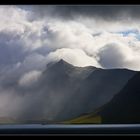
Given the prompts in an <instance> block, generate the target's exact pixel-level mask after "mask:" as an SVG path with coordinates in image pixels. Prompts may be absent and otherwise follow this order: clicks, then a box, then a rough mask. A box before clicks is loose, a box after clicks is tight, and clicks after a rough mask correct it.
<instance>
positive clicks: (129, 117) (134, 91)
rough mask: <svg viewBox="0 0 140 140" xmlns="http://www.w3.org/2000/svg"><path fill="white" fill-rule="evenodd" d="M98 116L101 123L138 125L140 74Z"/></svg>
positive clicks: (139, 121) (139, 115) (139, 119)
mask: <svg viewBox="0 0 140 140" xmlns="http://www.w3.org/2000/svg"><path fill="white" fill-rule="evenodd" d="M98 115H101V117H102V123H140V73H137V74H136V75H135V76H134V77H133V78H132V79H130V80H129V81H128V83H127V85H126V86H125V87H124V88H123V89H122V90H121V91H120V92H119V93H118V94H117V95H116V96H115V97H114V98H113V99H112V101H111V102H110V103H108V104H107V105H106V106H105V107H104V109H103V110H102V111H100V112H99V113H98Z"/></svg>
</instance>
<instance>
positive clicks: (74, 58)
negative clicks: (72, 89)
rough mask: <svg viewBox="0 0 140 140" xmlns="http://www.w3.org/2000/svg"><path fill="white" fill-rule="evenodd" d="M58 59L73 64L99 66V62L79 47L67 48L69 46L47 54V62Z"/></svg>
mask: <svg viewBox="0 0 140 140" xmlns="http://www.w3.org/2000/svg"><path fill="white" fill-rule="evenodd" d="M81 58H82V59H81ZM60 59H64V60H65V61H67V62H68V63H70V64H72V65H74V66H80V67H85V66H90V65H91V66H97V67H100V64H98V62H97V60H96V59H95V58H93V57H90V56H88V55H87V54H86V53H85V52H84V51H83V50H81V49H69V48H62V49H57V50H56V51H55V52H51V53H49V55H48V56H47V60H48V62H51V61H58V60H60Z"/></svg>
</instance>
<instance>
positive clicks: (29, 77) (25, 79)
mask: <svg viewBox="0 0 140 140" xmlns="http://www.w3.org/2000/svg"><path fill="white" fill-rule="evenodd" d="M40 76H41V72H40V71H30V72H28V73H26V74H24V75H23V76H22V77H21V79H20V80H19V85H20V86H22V87H30V86H31V85H33V84H34V83H36V82H37V80H38V78H39V77H40Z"/></svg>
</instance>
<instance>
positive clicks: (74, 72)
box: [37, 60, 136, 121]
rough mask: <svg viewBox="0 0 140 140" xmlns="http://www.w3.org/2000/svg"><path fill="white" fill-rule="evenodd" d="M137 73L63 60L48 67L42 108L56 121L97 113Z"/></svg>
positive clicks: (42, 81)
mask: <svg viewBox="0 0 140 140" xmlns="http://www.w3.org/2000/svg"><path fill="white" fill-rule="evenodd" d="M135 73H136V72H135V71H131V70H127V69H111V70H105V69H100V68H96V67H92V66H89V67H75V66H73V65H71V64H69V63H67V62H65V61H64V60H60V61H58V62H56V63H51V64H48V65H47V69H46V70H45V71H44V72H43V74H42V77H41V78H40V80H39V81H40V82H39V84H38V90H39V91H38V90H37V91H38V92H39V93H40V98H38V102H39V103H38V104H39V106H40V107H39V108H40V110H42V111H44V110H46V111H45V112H46V117H48V118H49V119H50V120H54V121H62V120H67V119H70V118H73V117H76V116H79V115H80V114H83V113H88V112H91V111H94V110H96V109H97V108H99V107H101V106H102V105H104V104H106V103H107V102H109V101H110V100H111V99H112V97H113V96H114V95H115V94H116V93H118V92H119V91H120V90H121V89H122V88H123V86H124V85H125V84H126V83H127V81H128V80H129V79H130V78H131V77H132V76H133V75H134V74H135ZM48 106H49V108H50V109H48ZM40 110H39V111H40Z"/></svg>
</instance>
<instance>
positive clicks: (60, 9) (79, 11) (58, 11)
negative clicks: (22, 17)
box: [30, 5, 140, 20]
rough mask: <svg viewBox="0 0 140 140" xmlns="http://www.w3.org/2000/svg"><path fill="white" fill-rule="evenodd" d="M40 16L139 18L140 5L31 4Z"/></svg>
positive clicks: (111, 18) (112, 18)
mask: <svg viewBox="0 0 140 140" xmlns="http://www.w3.org/2000/svg"><path fill="white" fill-rule="evenodd" d="M30 10H32V11H33V12H35V13H36V14H37V15H38V16H36V17H39V18H42V17H44V16H46V15H50V16H53V17H56V18H62V19H63V18H64V19H73V18H75V17H76V16H78V15H82V16H89V17H98V18H103V19H110V20H115V19H120V18H122V17H124V16H129V17H132V18H139V17H140V15H139V13H140V6H136V5H134V6H127V5H126V6H123V5H122V6H121V5H116V6H115V5H114V6H113V5H86V6H84V5H83V6H81V5H69V6H65V5H59V6H45V5H40V6H32V8H31V9H30Z"/></svg>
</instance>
